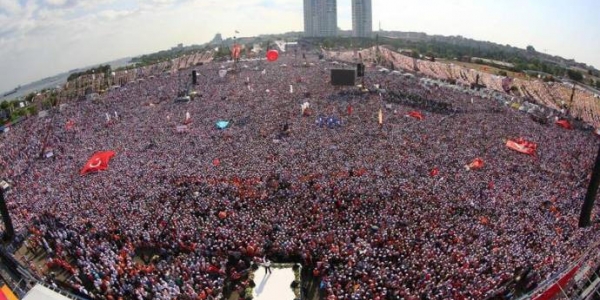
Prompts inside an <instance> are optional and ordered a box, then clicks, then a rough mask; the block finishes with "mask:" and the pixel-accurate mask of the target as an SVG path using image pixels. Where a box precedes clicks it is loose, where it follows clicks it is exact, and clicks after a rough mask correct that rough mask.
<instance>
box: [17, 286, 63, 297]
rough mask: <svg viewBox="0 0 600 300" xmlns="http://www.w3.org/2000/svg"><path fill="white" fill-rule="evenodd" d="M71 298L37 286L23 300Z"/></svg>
mask: <svg viewBox="0 0 600 300" xmlns="http://www.w3.org/2000/svg"><path fill="white" fill-rule="evenodd" d="M68 299H71V298H69V297H65V296H63V295H61V294H59V293H57V292H55V291H53V290H51V289H49V288H47V287H45V286H43V285H40V284H36V285H35V286H34V287H33V288H32V289H31V290H29V292H27V294H25V296H24V297H23V300H68Z"/></svg>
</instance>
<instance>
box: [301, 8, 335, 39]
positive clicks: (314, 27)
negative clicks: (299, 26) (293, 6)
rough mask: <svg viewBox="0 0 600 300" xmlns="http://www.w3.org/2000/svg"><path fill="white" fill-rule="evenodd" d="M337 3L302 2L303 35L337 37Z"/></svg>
mask: <svg viewBox="0 0 600 300" xmlns="http://www.w3.org/2000/svg"><path fill="white" fill-rule="evenodd" d="M336 2H337V1H336V0H304V35H305V36H308V37H325V36H335V35H337V3H336Z"/></svg>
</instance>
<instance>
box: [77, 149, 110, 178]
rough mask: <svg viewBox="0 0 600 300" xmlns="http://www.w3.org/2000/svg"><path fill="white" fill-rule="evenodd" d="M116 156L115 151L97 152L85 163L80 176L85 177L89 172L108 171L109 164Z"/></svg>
mask: <svg viewBox="0 0 600 300" xmlns="http://www.w3.org/2000/svg"><path fill="white" fill-rule="evenodd" d="M113 156H115V152H114V151H100V152H96V153H95V154H94V155H92V157H90V159H89V160H88V161H87V163H85V166H83V169H81V171H80V172H79V174H80V175H82V176H83V175H85V174H87V173H89V172H95V171H101V170H106V169H108V162H109V161H110V159H111V158H113Z"/></svg>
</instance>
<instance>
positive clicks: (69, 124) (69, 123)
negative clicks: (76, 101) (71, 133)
mask: <svg viewBox="0 0 600 300" xmlns="http://www.w3.org/2000/svg"><path fill="white" fill-rule="evenodd" d="M73 126H75V121H73V120H69V121H67V124H66V125H65V127H66V129H67V130H71V129H73Z"/></svg>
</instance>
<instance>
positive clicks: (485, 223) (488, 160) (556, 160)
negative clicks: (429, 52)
mask: <svg viewBox="0 0 600 300" xmlns="http://www.w3.org/2000/svg"><path fill="white" fill-rule="evenodd" d="M309 60H310V62H311V63H312V64H311V65H309V66H302V65H303V62H304V61H303V60H302V59H299V58H298V59H296V58H294V55H293V54H292V55H285V56H283V57H281V58H280V60H279V61H277V62H272V63H268V62H264V61H263V62H241V63H240V64H239V68H240V72H239V73H235V74H229V75H227V76H226V77H224V78H221V77H220V76H219V75H218V69H220V68H221V67H230V65H227V64H224V65H223V66H221V65H220V64H219V63H216V62H213V63H209V64H204V65H203V66H199V67H196V69H197V70H198V71H199V73H200V76H199V77H198V81H199V82H198V85H196V86H195V89H196V91H197V96H196V98H195V99H194V100H193V101H191V102H189V103H174V102H173V99H174V98H175V97H176V95H177V93H178V92H179V90H180V89H181V88H182V80H181V78H180V77H179V76H177V75H172V76H156V77H153V78H146V79H145V80H143V81H141V80H140V81H135V82H131V83H129V84H127V85H125V86H123V87H121V88H119V89H113V90H110V91H108V92H107V93H105V94H104V95H102V96H101V98H100V99H99V100H95V101H81V102H73V103H68V104H67V106H63V107H62V108H61V110H60V111H56V112H54V113H51V114H50V115H49V116H48V117H46V118H41V119H38V118H29V119H27V120H26V121H24V122H23V123H22V124H20V126H17V127H15V128H13V129H12V130H11V131H9V132H7V133H5V134H4V135H3V136H2V138H1V139H2V140H1V145H0V149H1V151H0V158H1V160H0V165H1V167H2V169H1V170H2V171H1V172H2V173H1V176H2V177H3V178H8V179H10V180H11V181H12V182H13V186H12V190H11V192H10V193H9V194H8V195H7V201H8V202H9V206H10V212H11V213H12V217H13V222H14V223H15V226H16V229H17V231H18V232H19V233H21V234H27V236H28V238H27V242H26V244H25V245H26V246H27V247H28V248H30V249H31V250H32V251H35V249H36V248H42V249H44V250H45V252H47V253H49V257H50V259H51V260H50V261H49V266H50V267H52V268H53V269H56V268H59V269H63V270H65V271H66V272H69V273H70V274H72V275H73V276H70V277H69V279H68V284H69V285H70V286H71V287H72V288H73V289H74V290H76V291H78V292H80V293H83V294H87V295H90V296H96V297H102V298H107V299H118V298H133V299H149V298H154V299H174V298H176V297H180V299H220V298H221V297H222V296H223V294H225V293H227V290H228V289H229V290H230V289H237V290H243V289H244V288H245V287H246V286H247V285H249V283H248V282H247V281H246V280H245V278H246V277H245V272H246V270H247V269H248V268H249V267H250V263H251V262H253V261H259V260H260V258H262V257H264V256H266V257H268V258H269V259H271V260H274V261H298V262H300V263H302V264H303V265H304V266H305V267H306V268H308V269H309V270H310V271H311V272H312V274H313V275H314V276H316V277H317V278H319V280H320V282H321V288H322V293H323V295H324V297H325V298H326V299H418V298H423V297H424V298H426V299H467V298H470V299H482V298H484V297H486V296H489V295H491V294H493V293H495V292H496V291H497V289H498V288H499V287H500V286H501V285H502V284H503V283H504V282H506V281H508V280H510V279H511V278H512V277H513V275H514V274H515V272H516V270H521V269H523V268H531V269H532V270H533V271H532V272H533V273H532V274H534V276H533V277H534V278H535V280H534V283H533V284H534V285H535V282H540V281H542V280H544V279H546V278H549V277H550V276H553V275H555V274H556V272H558V271H561V270H563V269H564V268H565V266H566V265H568V264H569V263H571V262H572V261H573V260H574V259H576V258H578V257H579V255H581V253H582V251H584V250H585V249H586V248H587V247H588V246H590V245H591V244H592V243H593V242H594V241H596V240H598V238H599V236H598V235H599V234H598V227H597V226H594V227H591V228H588V229H578V228H577V216H578V212H579V209H580V207H581V203H582V199H583V194H584V192H585V187H586V183H587V180H588V176H589V173H590V170H591V167H592V164H593V159H594V154H595V150H593V149H596V147H598V141H597V137H595V136H593V134H592V133H591V132H589V131H588V132H586V131H579V130H570V131H569V130H565V129H562V128H560V127H557V126H555V125H554V124H549V125H542V124H539V123H536V122H534V121H532V120H531V119H530V118H529V117H528V116H527V115H526V114H524V113H522V112H519V111H516V110H514V109H512V108H510V107H508V106H505V105H504V104H503V103H502V102H498V101H496V100H490V99H484V98H481V97H477V96H473V95H467V94H465V93H464V92H461V91H457V90H454V89H448V88H444V87H435V86H434V87H427V88H426V87H424V86H422V85H420V84H418V80H416V79H410V78H404V77H400V76H393V75H390V74H385V73H379V72H376V70H375V69H374V68H369V69H368V70H367V74H366V77H365V78H364V86H365V87H368V88H371V89H373V87H374V86H375V85H376V84H378V85H379V88H380V89H384V90H385V91H382V93H379V92H364V93H355V92H347V91H348V90H352V89H353V88H334V87H332V86H331V85H330V84H329V71H328V69H330V68H333V67H335V66H334V65H332V64H330V63H329V62H325V61H318V60H316V58H309ZM263 70H265V71H264V72H263ZM183 72H185V74H187V73H190V70H185V71H183ZM185 77H186V78H187V76H185ZM186 80H187V79H186ZM290 86H292V87H293V93H292V92H291V90H292V89H291V88H290ZM392 92H396V93H395V95H396V96H392ZM397 95H412V96H413V99H415V98H417V99H427V100H428V102H424V103H426V104H424V105H422V106H420V107H414V106H413V107H407V106H402V105H400V104H398V101H395V99H394V97H397ZM396 100H397V99H396ZM305 102H309V103H310V109H309V110H307V111H305V113H304V114H302V113H301V109H300V107H301V105H302V104H303V103H305ZM427 103H445V104H446V106H447V107H448V106H450V107H452V109H448V110H447V111H443V110H442V111H440V110H438V109H436V110H433V109H432V110H428V104H427ZM380 109H381V110H382V116H383V118H382V121H383V122H382V124H381V125H380V124H378V112H379V110H380ZM415 109H418V110H419V112H420V113H421V114H422V115H423V119H422V120H417V119H415V118H411V117H408V116H407V114H408V113H409V112H410V111H413V110H415ZM188 112H189V115H190V116H191V124H189V125H188V126H189V130H188V131H187V132H184V133H177V132H176V130H175V129H176V126H178V125H182V124H183V123H184V119H185V116H186V113H188ZM107 114H108V115H109V116H110V117H111V118H110V121H107ZM319 117H323V118H328V117H334V118H336V119H339V120H341V126H336V127H334V128H329V127H327V126H318V125H317V124H316V123H315V121H316V120H317V119H318V118H319ZM219 120H229V121H230V122H231V126H230V127H229V128H227V129H224V130H219V129H217V128H216V127H215V122H217V121H219ZM70 121H72V123H70V124H72V125H73V126H72V127H70V129H68V128H67V126H66V125H65V124H67V123H68V122H70ZM284 128H285V130H284ZM46 136H47V138H46ZM519 137H523V138H525V139H527V140H529V141H532V142H534V143H537V145H538V150H537V154H536V155H535V156H527V155H524V154H519V153H517V152H514V151H512V150H510V149H508V148H506V147H505V140H506V139H509V138H519ZM44 143H45V145H46V147H47V148H48V149H50V148H51V149H52V151H53V157H51V158H46V159H42V158H40V157H39V156H40V151H41V149H42V146H43V144H44ZM101 150H113V151H115V152H116V156H115V157H114V158H113V159H112V160H111V161H110V165H109V168H108V170H106V171H102V172H97V173H93V174H88V175H85V176H80V175H79V171H80V169H81V168H82V167H83V165H84V163H85V162H86V161H87V159H88V158H89V157H90V156H91V155H92V154H93V153H94V152H96V151H101ZM476 158H480V159H481V160H482V161H483V162H484V166H483V168H481V169H478V170H467V169H465V165H467V164H469V163H470V162H471V161H473V160H474V159H476ZM433 170H436V172H433Z"/></svg>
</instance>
